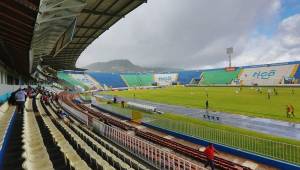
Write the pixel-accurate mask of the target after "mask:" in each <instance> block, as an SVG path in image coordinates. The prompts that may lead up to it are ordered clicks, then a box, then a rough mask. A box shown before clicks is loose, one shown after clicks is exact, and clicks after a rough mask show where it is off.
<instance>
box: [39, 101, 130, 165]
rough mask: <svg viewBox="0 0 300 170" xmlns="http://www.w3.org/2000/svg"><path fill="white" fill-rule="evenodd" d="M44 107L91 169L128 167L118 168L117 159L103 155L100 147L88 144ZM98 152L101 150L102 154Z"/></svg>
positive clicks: (47, 107)
mask: <svg viewBox="0 0 300 170" xmlns="http://www.w3.org/2000/svg"><path fill="white" fill-rule="evenodd" d="M45 108H46V109H47V111H48V112H49V113H50V115H51V116H52V117H53V118H54V120H55V124H56V125H57V126H58V127H59V129H60V130H61V132H62V133H63V134H64V135H65V136H67V137H68V138H69V139H71V141H72V143H74V144H76V148H78V149H79V151H80V152H79V153H80V155H81V156H82V157H83V158H84V160H86V161H87V162H88V163H89V166H90V167H91V168H92V169H114V168H113V166H112V165H116V167H117V169H130V168H129V167H124V168H120V167H119V164H118V165H117V161H115V159H113V158H111V157H109V156H110V155H109V154H105V155H103V151H102V150H101V149H100V148H92V147H93V146H94V145H90V143H87V142H86V141H84V140H83V139H82V138H81V137H80V136H79V135H77V134H76V133H75V132H74V131H73V130H72V129H71V128H70V127H68V126H67V125H66V124H65V123H64V122H62V121H57V120H59V119H58V116H57V115H55V113H54V112H53V111H52V110H51V109H50V108H49V106H45ZM100 152H102V154H101V153H100ZM102 156H103V157H109V158H110V159H111V160H112V164H111V165H110V164H109V163H108V162H107V161H105V160H104V159H103V157H102ZM114 161H115V162H114Z"/></svg>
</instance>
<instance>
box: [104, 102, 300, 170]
mask: <svg viewBox="0 0 300 170" xmlns="http://www.w3.org/2000/svg"><path fill="white" fill-rule="evenodd" d="M101 108H105V109H106V110H109V111H111V112H114V113H118V114H120V115H122V116H125V117H128V118H129V117H130V114H131V112H130V110H128V109H127V110H126V109H125V110H124V109H122V108H118V107H115V106H111V105H101ZM143 122H147V123H148V124H150V125H153V126H157V127H160V128H164V129H167V130H171V131H174V132H178V133H182V134H186V135H189V136H193V137H196V138H199V139H203V140H207V141H210V142H213V143H218V144H223V145H226V146H230V147H233V148H237V149H241V150H244V151H249V152H252V153H256V154H259V155H262V156H267V157H270V158H274V159H277V160H283V161H286V162H290V163H294V164H298V165H300V154H299V153H300V146H297V145H292V144H288V143H283V142H277V141H273V140H268V139H263V138H257V137H253V136H248V135H243V134H240V133H234V132H229V131H225V130H219V129H214V128H210V127H206V126H201V125H198V124H192V123H187V122H184V121H178V120H176V121H175V120H171V119H166V118H161V117H159V118H158V117H157V116H154V115H151V114H144V117H143Z"/></svg>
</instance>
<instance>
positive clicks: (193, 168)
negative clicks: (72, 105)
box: [92, 120, 205, 170]
mask: <svg viewBox="0 0 300 170" xmlns="http://www.w3.org/2000/svg"><path fill="white" fill-rule="evenodd" d="M92 126H93V128H94V129H95V130H96V131H97V132H98V133H99V134H100V135H102V136H105V137H106V138H108V139H110V140H111V141H113V142H115V143H116V144H117V145H119V146H121V147H123V148H124V149H126V150H127V151H129V152H131V153H132V154H134V155H136V156H138V157H140V158H142V159H143V160H144V161H146V162H148V163H149V164H151V165H152V166H154V167H156V168H157V169H168V170H170V169H174V170H175V169H176V170H204V169H205V168H204V167H202V166H200V165H198V164H196V163H193V162H191V161H189V160H186V159H183V158H181V157H180V156H177V155H175V154H172V153H170V152H169V151H167V150H164V149H162V148H160V147H158V146H155V145H153V144H151V143H149V142H147V141H145V140H142V139H140V138H138V137H135V136H131V135H129V134H127V133H126V132H124V131H121V130H119V129H116V128H113V127H111V126H108V125H106V124H104V123H102V122H100V121H98V120H93V122H92Z"/></svg>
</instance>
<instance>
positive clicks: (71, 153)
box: [36, 96, 91, 170]
mask: <svg viewBox="0 0 300 170" xmlns="http://www.w3.org/2000/svg"><path fill="white" fill-rule="evenodd" d="M39 99H40V96H38V97H37V101H36V102H37V108H38V111H39V112H38V113H39V114H40V115H41V118H42V119H43V122H44V123H45V125H46V126H47V128H48V129H49V131H50V134H51V136H52V138H53V140H54V141H55V143H56V145H57V146H58V147H59V148H60V150H61V152H62V153H63V154H64V157H65V159H67V163H68V164H69V165H70V167H72V168H74V169H78V170H79V169H91V168H90V167H89V166H88V165H87V163H86V162H85V161H84V160H83V159H82V157H81V156H82V155H81V156H80V155H79V154H78V153H82V151H83V149H82V148H78V147H74V148H73V147H72V144H73V146H75V145H74V141H72V139H71V138H70V137H68V136H67V135H66V134H65V133H63V131H62V129H59V126H58V125H57V124H55V123H54V122H53V121H52V119H51V118H50V117H49V116H46V115H48V114H47V113H46V110H45V108H44V106H42V103H41V102H40V101H39ZM75 149H76V150H75Z"/></svg>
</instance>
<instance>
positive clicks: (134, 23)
mask: <svg viewBox="0 0 300 170" xmlns="http://www.w3.org/2000/svg"><path fill="white" fill-rule="evenodd" d="M299 13H300V1H299V0H148V2H147V3H145V4H143V5H141V6H140V7H138V8H137V9H135V10H134V11H132V12H131V13H130V14H128V15H127V16H126V17H125V18H124V19H121V20H120V21H119V22H118V23H116V24H115V25H114V26H112V27H111V29H109V30H108V31H106V32H105V33H104V34H102V35H101V36H100V37H99V38H98V39H96V40H95V41H94V42H93V43H92V44H91V45H90V46H89V47H88V48H87V49H86V50H85V51H84V52H83V53H82V54H81V56H80V57H79V59H78V61H77V66H78V67H82V66H85V65H87V64H90V63H94V62H97V61H109V60H114V59H129V60H130V61H132V62H133V63H135V64H138V65H142V66H150V67H152V66H163V67H174V68H182V69H200V68H201V69H203V68H214V67H224V66H226V65H227V64H228V62H227V55H226V48H227V47H230V46H233V47H234V57H233V65H235V66H240V65H248V64H261V63H272V62H282V61H293V60H300V14H299Z"/></svg>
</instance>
